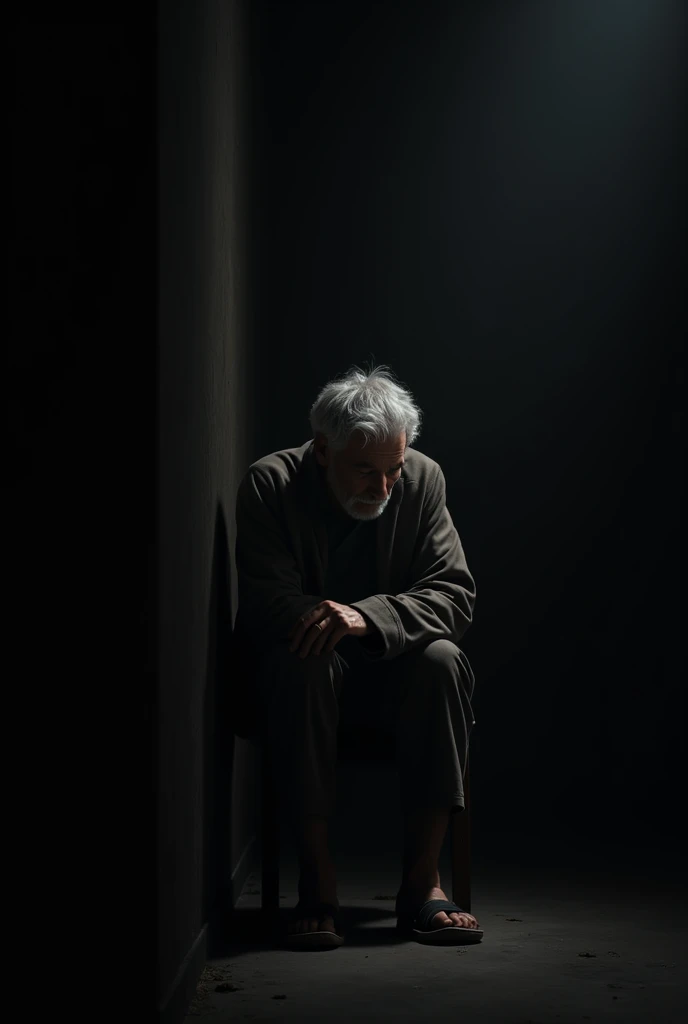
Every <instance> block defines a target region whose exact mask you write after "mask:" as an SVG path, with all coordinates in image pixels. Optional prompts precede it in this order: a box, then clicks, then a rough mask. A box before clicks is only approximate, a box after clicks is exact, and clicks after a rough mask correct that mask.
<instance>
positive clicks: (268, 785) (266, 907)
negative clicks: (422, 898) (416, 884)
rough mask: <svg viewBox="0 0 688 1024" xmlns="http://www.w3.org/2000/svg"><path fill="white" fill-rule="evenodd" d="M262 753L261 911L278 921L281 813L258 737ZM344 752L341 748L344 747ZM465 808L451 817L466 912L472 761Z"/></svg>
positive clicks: (455, 884)
mask: <svg viewBox="0 0 688 1024" xmlns="http://www.w3.org/2000/svg"><path fill="white" fill-rule="evenodd" d="M254 742H257V744H258V745H259V746H260V750H261V767H260V774H261V861H262V862H261V870H262V886H261V891H262V896H261V909H262V912H263V915H264V916H265V917H267V918H274V917H275V916H276V915H277V913H278V910H279V905H280V904H279V883H280V875H279V872H280V847H279V824H280V822H279V811H278V800H277V794H276V791H275V785H274V776H273V773H272V772H271V771H270V760H269V759H270V752H269V749H268V747H267V745H265V744H262V743H261V742H260V739H259V738H258V737H256V740H255V741H254ZM340 752H341V746H340ZM464 799H465V809H464V810H463V811H460V812H458V813H456V814H452V815H451V817H450V823H449V831H450V844H451V846H450V849H451V872H452V889H451V898H452V900H453V901H454V902H455V903H457V904H458V905H459V906H460V907H461V908H462V909H463V910H466V911H468V912H469V913H470V910H471V852H470V783H469V773H468V762H466V772H465V777H464Z"/></svg>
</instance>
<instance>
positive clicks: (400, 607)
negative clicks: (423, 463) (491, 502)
mask: <svg viewBox="0 0 688 1024" xmlns="http://www.w3.org/2000/svg"><path fill="white" fill-rule="evenodd" d="M410 579H411V581H412V582H411V584H410V586H409V587H408V588H407V590H406V591H405V592H404V593H401V594H373V595H372V596H371V597H366V598H364V599H363V600H361V601H356V602H355V603H354V605H353V607H354V608H357V609H358V611H360V612H361V614H362V615H363V616H364V617H365V618H366V619H367V620H368V621H369V622H370V623H371V624H372V625H373V626H374V627H375V628H374V629H373V631H372V633H371V634H370V635H369V636H367V637H363V638H362V641H361V645H362V648H363V650H364V651H365V653H366V654H367V655H368V657H370V658H371V659H373V660H384V661H386V660H389V659H391V658H396V657H397V656H398V655H399V654H403V653H404V652H405V651H409V650H412V649H413V648H414V647H418V646H419V645H420V644H427V643H429V642H430V641H431V640H441V639H447V640H451V641H453V642H454V643H455V644H457V645H458V643H459V642H460V640H461V638H462V636H463V635H464V633H465V632H466V630H467V629H468V627H469V626H470V624H471V621H472V616H473V607H474V604H475V593H476V588H475V583H474V580H473V577H472V576H471V574H470V572H469V571H468V566H467V564H466V558H465V555H464V551H463V546H462V544H461V540H460V538H459V534H458V532H457V530H456V527H455V526H454V523H453V522H452V519H451V516H450V514H449V510H448V509H447V506H446V484H445V479H444V474H443V473H442V470H441V469H440V468H439V467H437V473H436V474H435V477H434V479H433V480H432V482H431V484H430V485H429V486H428V490H427V493H426V497H425V501H424V505H423V510H422V513H421V522H420V529H419V534H418V540H417V543H416V547H415V550H414V554H413V559H412V564H411V569H410Z"/></svg>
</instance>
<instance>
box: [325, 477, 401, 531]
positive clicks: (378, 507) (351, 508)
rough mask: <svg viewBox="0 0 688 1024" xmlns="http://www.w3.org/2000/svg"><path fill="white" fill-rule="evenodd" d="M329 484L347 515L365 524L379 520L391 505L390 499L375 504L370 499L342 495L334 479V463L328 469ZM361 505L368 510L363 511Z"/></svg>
mask: <svg viewBox="0 0 688 1024" xmlns="http://www.w3.org/2000/svg"><path fill="white" fill-rule="evenodd" d="M327 482H328V484H329V485H330V488H331V490H332V493H333V494H334V496H335V498H336V499H337V501H338V502H339V504H340V505H341V506H342V508H343V509H344V511H345V512H346V514H347V515H349V516H351V518H352V519H359V520H361V521H363V522H369V521H370V520H371V519H377V518H378V517H379V516H381V515H382V513H383V512H384V511H385V509H386V508H387V505H388V504H389V497H387V498H385V500H384V501H379V502H378V501H375V502H373V501H371V500H370V498H356V497H353V498H349V497H347V496H346V495H345V494H343V493H342V491H341V489H340V487H339V485H338V484H337V481H336V480H335V478H334V472H333V470H332V463H330V465H329V466H328V467H327ZM359 503H360V504H359ZM361 505H365V506H366V509H365V510H364V509H362V508H361ZM368 509H370V511H368Z"/></svg>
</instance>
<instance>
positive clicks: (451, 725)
mask: <svg viewBox="0 0 688 1024" xmlns="http://www.w3.org/2000/svg"><path fill="white" fill-rule="evenodd" d="M256 658H257V661H258V664H257V665H256V668H257V673H256V675H254V678H257V684H258V691H259V692H258V698H259V700H258V704H259V707H260V714H261V719H262V730H263V735H264V737H265V739H266V740H267V742H268V743H269V744H270V745H271V747H270V749H271V761H272V764H273V765H274V769H275V772H276V776H275V781H276V784H277V791H278V794H279V796H280V798H281V799H282V800H283V801H285V802H286V804H287V805H289V806H290V808H291V811H292V814H293V816H294V817H295V818H296V819H298V818H300V817H303V816H305V815H310V814H317V815H320V816H323V817H327V818H329V817H331V815H332V814H333V812H334V808H335V781H336V763H337V732H338V727H339V724H340V722H342V724H343V723H347V724H361V725H368V726H371V727H380V726H382V727H383V728H385V729H386V730H387V731H388V732H394V733H395V735H396V753H397V769H398V779H399V786H400V797H401V807H402V811H403V812H404V813H406V812H409V811H414V810H421V809H425V808H437V807H447V808H451V809H452V810H453V811H458V810H463V809H464V790H463V777H464V772H465V768H466V759H467V755H468V741H469V736H470V732H471V729H472V727H473V725H474V724H475V721H474V717H473V711H472V708H471V698H472V696H473V690H474V687H475V677H474V675H473V671H472V669H471V666H470V664H469V662H468V658H467V657H466V655H465V654H464V653H463V651H462V650H460V648H459V647H457V646H456V644H454V643H452V642H451V641H449V640H434V641H432V642H430V643H428V644H427V645H426V646H424V647H422V646H421V647H417V648H414V649H413V650H411V651H407V652H405V653H404V654H401V655H399V656H398V657H396V658H394V659H392V660H391V661H385V662H379V661H378V662H371V661H370V660H369V659H368V658H366V656H365V655H364V654H363V652H362V651H361V649H360V647H359V642H358V640H357V639H356V638H355V637H343V638H342V640H340V641H339V643H338V644H337V645H336V647H335V649H334V650H333V651H332V652H331V653H329V654H324V653H323V654H320V655H309V656H308V657H307V658H300V657H299V656H298V652H294V653H291V652H290V651H289V649H288V645H287V643H286V642H285V643H280V644H277V645H273V646H271V647H268V648H267V649H265V650H263V651H260V652H256Z"/></svg>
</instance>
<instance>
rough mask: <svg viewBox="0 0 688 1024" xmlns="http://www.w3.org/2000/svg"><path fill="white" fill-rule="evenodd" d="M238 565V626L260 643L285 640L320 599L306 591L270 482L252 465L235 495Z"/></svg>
mask: <svg viewBox="0 0 688 1024" xmlns="http://www.w3.org/2000/svg"><path fill="white" fill-rule="evenodd" d="M236 528H237V532H236V567H237V580H238V597H239V613H240V615H241V623H242V628H243V629H244V630H245V631H246V632H247V633H248V634H249V636H251V637H252V638H253V639H254V640H255V641H257V642H258V643H261V642H262V643H265V642H274V641H278V640H286V639H287V638H288V635H289V632H290V630H291V628H292V626H294V624H295V623H296V620H297V619H298V618H299V616H301V615H303V614H304V613H305V612H307V611H310V609H311V608H313V607H314V606H315V605H316V604H319V603H320V602H321V601H322V600H323V599H322V597H320V596H318V595H316V594H304V592H303V580H302V576H301V573H300V571H299V569H298V566H297V564H296V559H295V557H294V555H293V553H292V551H291V550H290V548H289V544H288V541H287V538H286V536H285V531H284V529H283V527H282V526H281V524H280V521H279V515H278V512H277V501H276V495H275V490H274V486H273V485H272V482H271V481H270V479H269V478H266V477H265V476H264V475H263V474H261V473H260V472H259V471H258V470H256V469H250V470H249V471H248V473H247V474H246V476H245V477H244V479H243V480H242V482H241V484H240V485H239V490H238V493H237V503H236Z"/></svg>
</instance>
